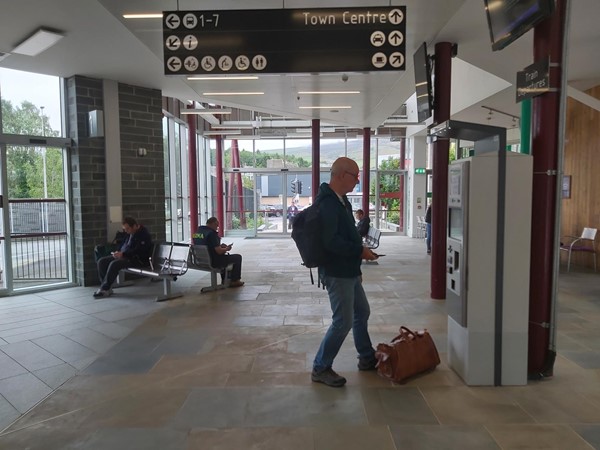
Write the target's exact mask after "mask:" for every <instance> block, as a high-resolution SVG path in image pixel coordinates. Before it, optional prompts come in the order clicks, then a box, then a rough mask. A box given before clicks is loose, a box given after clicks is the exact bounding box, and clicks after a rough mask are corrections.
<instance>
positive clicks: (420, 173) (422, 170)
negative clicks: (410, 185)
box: [415, 167, 427, 175]
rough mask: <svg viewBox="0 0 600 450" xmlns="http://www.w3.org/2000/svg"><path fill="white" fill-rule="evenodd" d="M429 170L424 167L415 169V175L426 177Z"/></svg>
mask: <svg viewBox="0 0 600 450" xmlns="http://www.w3.org/2000/svg"><path fill="white" fill-rule="evenodd" d="M426 172H427V170H426V169H425V168H424V167H415V174H417V175H425V173H426Z"/></svg>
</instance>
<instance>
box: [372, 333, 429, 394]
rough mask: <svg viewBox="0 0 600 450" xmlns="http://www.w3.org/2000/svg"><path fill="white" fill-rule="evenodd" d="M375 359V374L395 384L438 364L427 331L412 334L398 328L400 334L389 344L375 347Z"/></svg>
mask: <svg viewBox="0 0 600 450" xmlns="http://www.w3.org/2000/svg"><path fill="white" fill-rule="evenodd" d="M375 357H376V358H377V360H378V361H379V362H378V364H377V373H379V375H381V376H382V377H385V378H389V379H390V380H393V381H395V382H397V383H404V382H405V381H406V380H407V379H408V378H410V377H412V376H413V375H417V374H419V373H422V372H425V371H428V370H432V369H434V368H435V367H436V366H437V365H438V364H439V363H440V356H439V355H438V351H437V349H436V348H435V344H434V342H433V339H431V335H430V334H429V333H428V332H427V330H421V331H417V332H413V331H411V330H409V329H408V328H406V327H400V334H399V335H398V336H396V337H395V338H394V339H392V342H390V343H389V344H379V345H377V351H376V352H375Z"/></svg>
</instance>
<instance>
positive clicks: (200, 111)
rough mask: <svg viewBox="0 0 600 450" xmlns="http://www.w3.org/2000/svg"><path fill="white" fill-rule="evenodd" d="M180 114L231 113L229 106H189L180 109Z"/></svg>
mask: <svg viewBox="0 0 600 450" xmlns="http://www.w3.org/2000/svg"><path fill="white" fill-rule="evenodd" d="M180 114H214V115H217V114H231V109H230V108H189V109H182V110H181V111H180Z"/></svg>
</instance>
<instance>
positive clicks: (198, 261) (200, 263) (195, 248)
mask: <svg viewBox="0 0 600 450" xmlns="http://www.w3.org/2000/svg"><path fill="white" fill-rule="evenodd" d="M188 267H189V268H190V269H194V270H202V271H205V272H210V286H206V287H203V288H202V289H201V290H200V292H202V293H204V292H211V291H216V290H219V289H225V288H226V287H229V283H230V281H231V270H232V269H233V264H229V265H227V267H217V266H215V265H213V262H212V259H211V257H210V252H209V250H208V247H207V246H206V245H192V246H190V255H189V260H188ZM223 269H225V279H224V282H223V284H219V283H218V281H217V276H220V275H221V271H222V270H223Z"/></svg>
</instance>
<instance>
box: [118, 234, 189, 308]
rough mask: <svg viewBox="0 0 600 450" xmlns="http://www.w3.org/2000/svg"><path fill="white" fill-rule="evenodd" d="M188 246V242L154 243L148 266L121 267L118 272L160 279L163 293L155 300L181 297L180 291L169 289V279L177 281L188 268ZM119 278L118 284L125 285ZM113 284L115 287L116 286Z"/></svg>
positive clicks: (153, 279)
mask: <svg viewBox="0 0 600 450" xmlns="http://www.w3.org/2000/svg"><path fill="white" fill-rule="evenodd" d="M189 253H190V246H189V245H188V244H178V243H174V242H165V243H161V244H156V245H155V246H154V251H153V252H152V258H150V267H129V268H127V269H122V270H121V272H120V273H119V278H121V274H122V273H131V274H134V275H139V276H142V277H148V278H152V281H162V283H163V294H162V295H159V296H158V297H157V298H156V301H157V302H163V301H165V300H171V299H173V298H177V297H181V296H182V295H183V294H182V293H174V292H173V291H172V289H171V281H177V278H178V277H180V276H182V275H184V274H185V273H186V272H187V270H188V259H189ZM125 285H126V283H123V282H122V280H121V279H119V284H118V286H125ZM118 286H115V287H118Z"/></svg>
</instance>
